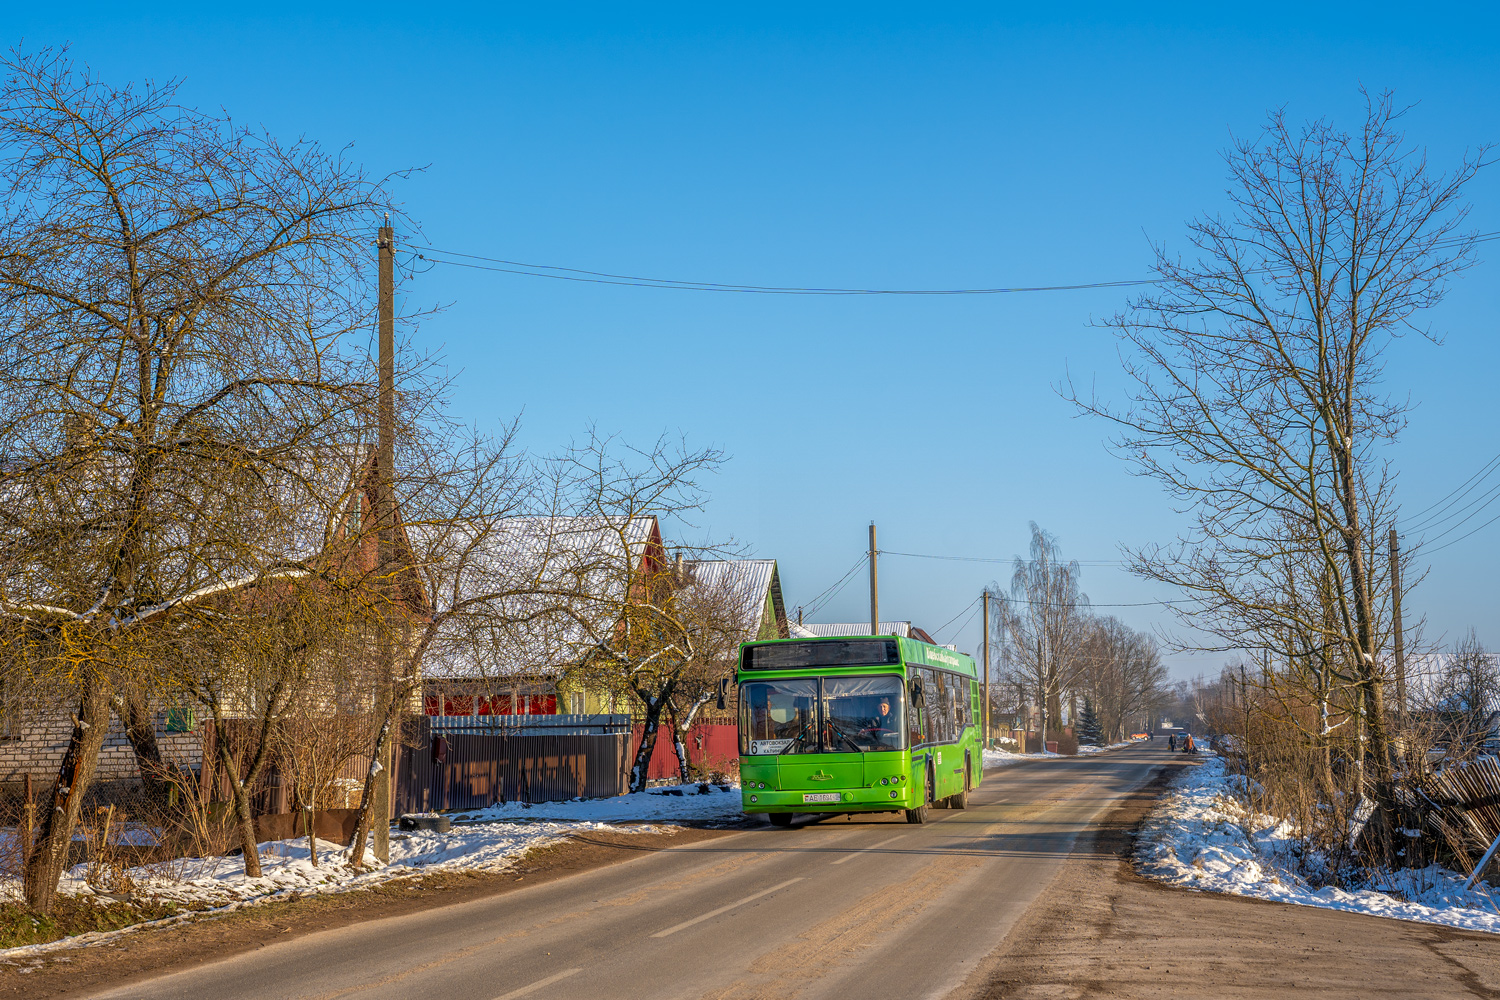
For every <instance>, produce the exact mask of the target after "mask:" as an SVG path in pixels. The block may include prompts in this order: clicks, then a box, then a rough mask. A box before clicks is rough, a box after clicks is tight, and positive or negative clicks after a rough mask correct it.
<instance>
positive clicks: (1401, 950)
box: [965, 762, 1500, 1000]
mask: <svg viewBox="0 0 1500 1000" xmlns="http://www.w3.org/2000/svg"><path fill="white" fill-rule="evenodd" d="M1192 766H1195V765H1193V764H1191V763H1188V762H1182V763H1176V762H1174V763H1172V764H1168V765H1166V766H1165V767H1164V770H1163V772H1162V774H1161V775H1159V776H1158V777H1157V778H1156V779H1155V780H1153V781H1152V782H1151V783H1149V784H1148V785H1146V786H1144V787H1142V788H1141V789H1139V790H1137V791H1136V792H1135V793H1133V794H1132V795H1130V796H1129V797H1128V798H1126V799H1125V800H1124V801H1122V802H1121V804H1120V805H1119V806H1118V807H1117V808H1115V809H1114V810H1112V811H1111V812H1110V814H1109V815H1108V816H1106V817H1105V818H1104V820H1103V821H1101V823H1100V824H1099V825H1098V827H1097V828H1096V829H1095V830H1094V831H1093V834H1092V836H1091V837H1089V838H1088V839H1086V840H1080V842H1079V845H1078V848H1077V849H1076V850H1075V851H1074V853H1073V855H1072V856H1071V857H1070V858H1069V859H1068V860H1067V861H1066V862H1065V863H1064V865H1063V868H1062V871H1061V872H1060V873H1059V874H1058V877H1057V879H1056V881H1055V882H1053V884H1052V885H1051V886H1050V887H1049V888H1048V889H1047V890H1046V891H1045V892H1044V893H1043V894H1042V895H1041V896H1040V897H1039V898H1038V899H1037V901H1036V902H1035V903H1033V904H1032V906H1031V907H1030V908H1029V909H1028V910H1027V912H1026V913H1025V915H1024V916H1022V918H1021V920H1020V922H1019V923H1018V925H1017V927H1016V929H1015V930H1014V931H1013V932H1012V933H1011V934H1010V936H1009V937H1008V938H1007V939H1006V941H1005V942H1004V943H1003V944H1002V945H1001V947H1000V948H999V949H998V950H997V951H996V953H995V954H994V955H993V956H991V958H990V960H989V961H988V962H986V963H985V965H984V966H983V967H982V968H980V969H979V970H976V973H975V974H974V975H973V976H972V977H971V978H970V979H969V981H968V983H967V984H966V989H965V993H967V995H968V996H970V997H974V998H983V1000H1039V998H1042V997H1046V998H1049V1000H1055V998H1081V997H1118V998H1125V1000H1136V998H1159V997H1184V996H1201V997H1212V998H1214V1000H1228V998H1256V1000H1260V998H1272V997H1278V998H1279V997H1287V996H1318V997H1319V998H1320V1000H1342V998H1350V1000H1353V998H1369V997H1424V998H1428V997H1432V998H1446V997H1486V998H1494V1000H1500V947H1497V944H1496V940H1495V936H1494V935H1492V934H1482V933H1474V932H1469V931H1458V930H1451V929H1448V928H1444V927H1438V926H1433V925H1430V924H1417V923H1408V922H1405V921H1400V920H1390V919H1385V918H1381V917H1370V916H1364V915H1359V914H1350V913H1341V912H1338V911H1334V910H1322V909H1315V908H1312V907H1305V906H1294V905H1289V904H1284V903H1275V902H1267V901H1264V900H1258V899H1247V898H1244V897H1238V896H1226V895H1221V894H1217V893H1204V892H1194V891H1190V890H1185V889H1177V888H1173V887H1170V886H1166V885H1162V884H1161V883H1158V882H1153V881H1150V880H1148V879H1145V878H1143V877H1141V876H1139V875H1137V874H1136V873H1135V871H1134V870H1133V868H1132V867H1131V864H1130V861H1129V853H1130V848H1131V834H1132V832H1133V831H1134V830H1135V828H1136V827H1137V826H1138V825H1139V824H1140V822H1141V820H1142V819H1144V817H1145V816H1146V814H1147V813H1148V812H1149V811H1150V809H1151V807H1152V805H1153V804H1154V803H1155V801H1156V799H1157V797H1158V796H1159V795H1160V793H1161V791H1162V789H1163V787H1164V786H1165V784H1166V782H1167V781H1168V780H1170V776H1171V775H1172V774H1173V773H1175V772H1176V770H1177V769H1178V768H1180V767H1192Z"/></svg>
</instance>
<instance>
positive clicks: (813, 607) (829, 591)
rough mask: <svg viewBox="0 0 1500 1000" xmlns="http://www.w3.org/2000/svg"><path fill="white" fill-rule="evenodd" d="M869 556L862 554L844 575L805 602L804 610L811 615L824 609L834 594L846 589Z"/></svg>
mask: <svg viewBox="0 0 1500 1000" xmlns="http://www.w3.org/2000/svg"><path fill="white" fill-rule="evenodd" d="M869 558H870V556H869V554H868V553H866V554H865V555H862V556H860V557H859V561H858V562H856V563H855V564H854V565H853V566H851V567H849V570H848V571H847V572H846V573H845V574H844V575H843V576H841V577H839V578H838V579H837V580H835V581H834V582H833V583H832V584H830V585H829V586H828V587H826V588H825V589H824V590H823V591H822V592H820V593H819V594H817V595H816V596H815V597H813V599H812V600H810V601H808V602H807V603H805V604H804V605H803V606H802V610H803V612H804V613H805V614H810V615H811V614H817V612H818V611H820V610H822V608H823V605H825V604H827V603H828V602H829V601H831V600H833V598H834V596H835V595H836V594H838V592H839V591H841V590H843V589H844V587H845V586H846V585H847V584H848V582H849V581H850V580H851V579H853V577H854V574H855V573H857V572H859V570H860V567H862V566H864V564H865V563H866V562H868V561H869Z"/></svg>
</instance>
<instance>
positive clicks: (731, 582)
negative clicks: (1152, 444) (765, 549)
mask: <svg viewBox="0 0 1500 1000" xmlns="http://www.w3.org/2000/svg"><path fill="white" fill-rule="evenodd" d="M686 566H687V568H688V571H689V573H690V575H691V578H692V579H691V582H690V583H689V584H688V586H689V587H695V588H698V589H700V590H710V591H719V592H721V593H722V594H723V595H724V596H725V597H726V598H727V599H728V600H729V601H730V602H732V603H733V604H735V605H737V607H738V616H739V617H740V619H741V620H742V622H743V624H742V626H741V634H742V635H743V638H742V640H741V641H742V642H750V641H751V640H754V639H757V638H759V637H760V628H761V624H762V621H761V619H762V615H763V612H764V609H765V606H766V600H767V599H768V598H769V599H770V601H771V604H772V607H773V613H774V614H775V615H776V618H777V633H778V634H780V632H781V621H783V620H784V619H785V617H786V613H785V611H784V610H783V606H782V601H781V581H780V579H779V577H778V576H777V572H776V560H775V559H695V560H687V561H686Z"/></svg>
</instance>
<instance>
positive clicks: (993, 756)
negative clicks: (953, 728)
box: [984, 740, 1140, 771]
mask: <svg viewBox="0 0 1500 1000" xmlns="http://www.w3.org/2000/svg"><path fill="white" fill-rule="evenodd" d="M1139 742H1140V741H1139V740H1126V741H1125V742H1124V743H1111V744H1110V745H1109V746H1107V747H1096V746H1081V747H1079V748H1078V756H1080V757H1083V756H1086V755H1088V754H1096V753H1104V752H1105V751H1106V750H1114V749H1117V748H1118V747H1128V746H1131V745H1132V744H1134V743H1139ZM1067 757H1068V755H1067V754H1060V753H1047V752H1045V751H1043V752H1042V753H1015V752H1014V751H1011V750H986V751H984V769H985V770H986V771H988V770H991V769H992V768H996V767H1009V766H1010V765H1011V764H1019V763H1021V762H1022V761H1024V760H1064V759H1066V758H1067Z"/></svg>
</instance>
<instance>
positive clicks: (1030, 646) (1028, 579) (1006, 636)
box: [997, 521, 1089, 749]
mask: <svg viewBox="0 0 1500 1000" xmlns="http://www.w3.org/2000/svg"><path fill="white" fill-rule="evenodd" d="M1078 578H1079V568H1078V563H1077V562H1064V561H1063V560H1062V556H1061V553H1060V552H1059V549H1058V545H1057V539H1056V538H1055V537H1054V536H1053V535H1051V534H1050V533H1048V532H1046V531H1043V530H1042V529H1041V528H1040V527H1039V526H1038V525H1037V523H1036V522H1035V521H1033V522H1031V548H1030V558H1029V559H1021V558H1020V557H1019V556H1018V557H1017V558H1016V562H1015V571H1014V573H1013V574H1012V576H1011V584H1010V594H1009V596H1008V597H1007V596H1005V595H1003V594H1002V595H1001V600H1000V602H999V615H998V618H997V628H998V630H999V631H1000V636H1001V641H1000V644H999V645H1000V663H1001V666H1002V667H1003V668H1005V669H1007V670H1009V671H1010V672H1011V673H1012V674H1014V675H1015V676H1018V677H1020V678H1024V680H1025V682H1026V683H1027V685H1028V686H1029V688H1030V691H1031V698H1032V699H1033V700H1034V703H1035V704H1036V706H1037V707H1038V708H1039V709H1040V710H1041V713H1042V739H1043V740H1044V741H1045V740H1046V738H1047V735H1046V734H1047V733H1048V732H1049V731H1053V730H1055V729H1056V728H1057V727H1058V726H1059V725H1060V724H1061V716H1062V693H1063V690H1064V689H1071V688H1073V687H1074V686H1075V685H1076V683H1077V681H1078V679H1079V676H1080V668H1081V665H1082V664H1081V660H1080V658H1079V657H1080V652H1081V646H1082V644H1083V640H1084V637H1085V625H1086V622H1085V613H1086V611H1087V609H1088V602H1089V599H1088V595H1086V594H1084V593H1083V592H1082V591H1081V590H1080V589H1079V586H1078ZM997 590H998V588H997ZM1023 749H1024V748H1023Z"/></svg>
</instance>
